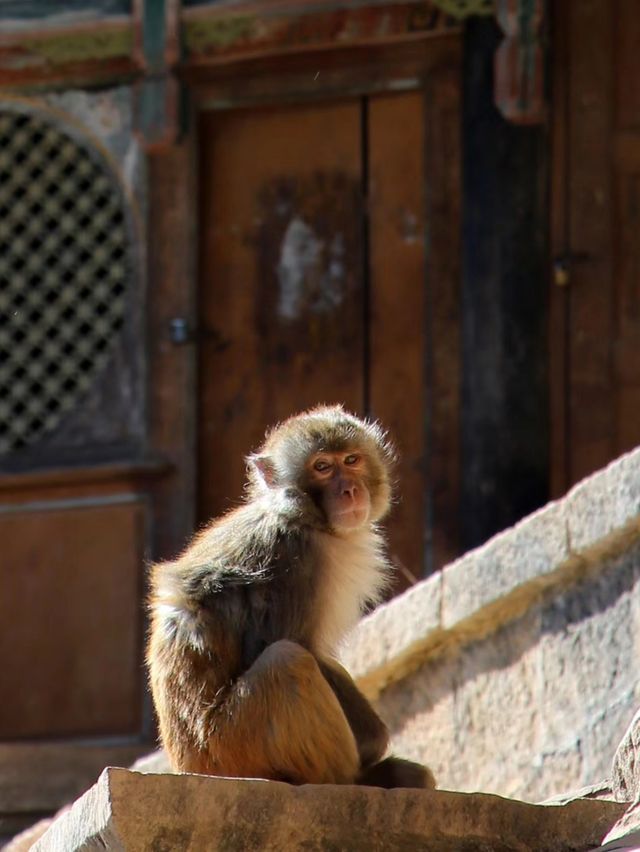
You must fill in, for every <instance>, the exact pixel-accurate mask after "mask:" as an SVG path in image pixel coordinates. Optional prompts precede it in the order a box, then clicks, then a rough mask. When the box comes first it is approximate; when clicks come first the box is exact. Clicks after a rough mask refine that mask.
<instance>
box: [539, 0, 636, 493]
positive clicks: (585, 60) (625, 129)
mask: <svg viewBox="0 0 640 852" xmlns="http://www.w3.org/2000/svg"><path fill="white" fill-rule="evenodd" d="M637 13H638V7H637V4H636V3H634V2H633V0H615V1H614V2H609V0H594V2H590V3H580V2H578V0H572V2H571V3H569V4H566V7H564V6H563V7H559V9H558V11H557V16H558V17H557V21H556V27H555V30H556V33H557V41H556V49H555V53H554V55H555V57H556V58H555V61H556V63H557V64H558V66H559V67H558V69H557V71H556V87H555V88H556V97H557V104H558V105H561V106H560V108H559V109H558V110H557V111H556V121H558V122H561V121H563V120H565V121H566V131H565V132H564V133H563V131H562V129H560V130H559V131H558V132H557V133H556V139H557V140H560V141H561V142H562V140H563V139H564V140H566V143H567V144H566V145H565V147H564V148H562V149H561V150H560V156H561V159H560V160H559V161H558V167H557V174H556V177H555V179H554V182H553V183H554V187H555V193H556V195H555V198H554V216H555V221H556V223H562V222H563V221H566V222H567V225H566V230H565V229H564V228H558V229H557V230H556V232H555V233H554V242H555V247H554V251H555V253H556V254H560V255H562V254H566V255H567V256H568V258H569V259H570V264H571V268H570V273H571V274H570V279H569V287H568V288H567V290H566V292H563V291H562V290H559V289H558V288H554V291H553V293H552V306H551V309H552V318H553V324H552V340H551V343H552V375H551V382H552V394H551V398H552V400H553V403H552V405H553V408H552V423H553V428H554V432H555V435H554V440H553V445H554V448H555V450H554V458H553V470H552V480H553V481H554V483H555V486H554V490H555V492H556V493H559V492H561V491H563V490H564V489H566V488H567V487H568V486H570V485H571V484H572V483H574V482H576V481H578V480H579V479H581V478H582V477H584V476H586V475H588V474H589V473H592V472H593V471H594V470H597V469H598V468H600V467H603V466H604V465H606V464H607V463H608V462H609V461H610V460H611V459H613V458H615V457H616V456H617V455H619V454H620V453H622V452H624V451H625V450H628V449H630V448H631V447H633V446H635V445H637V444H638V443H640V417H638V414H637V412H638V410H639V406H640V355H639V354H638V353H639V352H640V251H639V249H638V245H639V242H638V238H637V235H638V227H639V225H640V86H639V84H638V80H639V79H640V19H639V18H638V14H637ZM564 66H566V67H567V69H568V71H567V72H565V71H563V70H562V69H563V68H564ZM565 87H566V88H565ZM563 92H566V99H565V100H563ZM565 179H566V183H565ZM564 187H566V190H567V195H566V211H565V210H564V209H563V204H564V203H565V199H564V196H563V193H564V191H565V189H564ZM561 337H563V338H565V339H564V340H561V339H560V338H561Z"/></svg>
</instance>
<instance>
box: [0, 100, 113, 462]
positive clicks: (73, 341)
mask: <svg viewBox="0 0 640 852" xmlns="http://www.w3.org/2000/svg"><path fill="white" fill-rule="evenodd" d="M129 255H130V251H129V236H128V231H127V227H126V215H125V207H124V200H123V197H122V194H121V192H120V189H119V186H118V185H117V183H116V181H115V179H114V177H113V175H112V174H111V171H110V169H109V166H108V165H107V162H106V161H105V160H103V158H102V156H99V155H97V154H96V152H95V151H92V150H90V149H89V148H88V147H85V146H84V145H83V144H81V143H79V142H78V141H77V140H76V139H75V138H73V137H72V136H71V135H69V134H67V133H65V132H64V131H63V130H61V129H60V128H59V127H57V126H55V125H53V124H51V123H49V122H48V121H47V120H46V119H44V118H43V117H42V116H39V115H35V114H28V113H21V112H16V111H13V110H8V109H4V110H3V109H2V107H1V106H0V454H6V453H7V452H10V451H12V450H15V449H18V448H21V447H24V446H26V445H28V444H33V443H35V442H37V441H38V440H39V439H40V438H41V437H42V436H43V435H44V434H45V433H47V432H50V431H52V430H54V429H55V428H56V426H57V425H58V423H59V422H60V420H61V418H62V416H63V415H64V414H65V413H66V412H68V411H70V410H71V409H73V408H74V407H75V406H76V405H77V404H78V403H79V402H80V400H81V397H82V395H83V393H85V392H86V391H87V390H88V388H89V387H90V386H91V384H92V382H93V381H94V380H95V377H96V375H97V373H98V372H99V371H100V370H101V369H102V368H103V367H104V366H105V364H106V361H107V359H108V356H109V349H110V346H111V343H112V342H113V340H114V338H115V336H116V335H117V333H118V331H119V329H120V327H121V326H122V323H123V319H124V313H125V295H126V294H125V291H126V284H127V280H128V278H129V267H130V257H129Z"/></svg>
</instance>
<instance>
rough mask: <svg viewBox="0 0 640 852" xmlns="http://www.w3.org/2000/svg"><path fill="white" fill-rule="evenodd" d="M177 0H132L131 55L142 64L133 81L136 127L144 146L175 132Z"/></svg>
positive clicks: (165, 140)
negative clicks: (133, 43) (139, 74)
mask: <svg viewBox="0 0 640 852" xmlns="http://www.w3.org/2000/svg"><path fill="white" fill-rule="evenodd" d="M180 5H181V3H180V0H134V2H133V19H134V29H135V33H136V37H135V49H134V52H135V55H136V58H137V59H138V61H139V63H140V65H141V66H142V67H143V68H144V77H143V78H142V80H140V81H139V82H138V84H137V93H136V94H137V130H138V132H139V133H140V135H141V136H142V138H143V140H144V142H145V145H146V147H147V148H158V147H163V146H164V145H170V144H172V143H173V142H174V141H175V139H176V138H177V136H178V132H179V123H180V122H179V113H180V102H181V98H180V91H179V83H178V81H177V80H176V77H175V75H174V70H175V67H176V65H177V63H178V61H179V59H180Z"/></svg>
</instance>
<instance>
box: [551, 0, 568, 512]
mask: <svg viewBox="0 0 640 852" xmlns="http://www.w3.org/2000/svg"><path fill="white" fill-rule="evenodd" d="M550 11H551V14H552V31H553V34H554V39H553V56H554V61H553V69H552V73H553V79H552V83H551V90H552V93H553V121H552V123H551V186H552V187H553V190H552V192H551V199H550V200H551V209H550V223H549V227H550V247H551V263H552V264H553V263H554V262H555V263H557V264H559V265H560V264H563V263H566V258H567V255H568V252H569V232H568V227H569V225H568V223H569V210H568V200H569V199H568V186H567V170H568V167H569V149H570V144H569V143H570V139H569V133H568V111H569V68H570V65H569V62H570V56H569V34H568V27H569V21H568V12H569V7H568V4H567V3H554V4H553V6H552V8H551V10H550ZM559 271H560V269H559ZM569 303H570V289H569V287H568V285H567V282H566V280H565V279H564V278H563V277H559V278H558V279H556V277H555V275H554V270H553V269H552V270H551V275H550V281H549V467H550V470H549V491H550V496H551V497H553V498H557V497H560V496H561V495H562V494H564V493H565V491H566V490H567V488H568V487H569V484H570V458H569V456H570V436H569V431H568V423H567V403H568V395H569V387H570V385H569V381H568V380H569V376H568V371H567V363H568V357H569V339H568V330H569V326H568V322H569Z"/></svg>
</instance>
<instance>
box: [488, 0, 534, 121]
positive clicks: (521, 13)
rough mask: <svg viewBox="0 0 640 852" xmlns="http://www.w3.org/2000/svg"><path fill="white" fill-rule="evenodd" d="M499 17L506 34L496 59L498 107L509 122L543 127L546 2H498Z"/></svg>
mask: <svg viewBox="0 0 640 852" xmlns="http://www.w3.org/2000/svg"><path fill="white" fill-rule="evenodd" d="M496 17H497V19H498V23H499V25H500V27H501V29H502V31H503V32H504V34H505V39H504V41H503V42H502V44H501V45H500V47H499V48H498V50H497V52H496V57H495V101H496V106H497V107H498V109H499V110H500V112H501V113H502V114H503V115H504V117H505V118H506V119H508V120H509V121H513V122H515V123H517V124H539V123H540V122H542V121H544V119H545V115H546V104H545V98H544V52H543V49H542V44H541V34H542V26H543V19H544V0H496Z"/></svg>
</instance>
